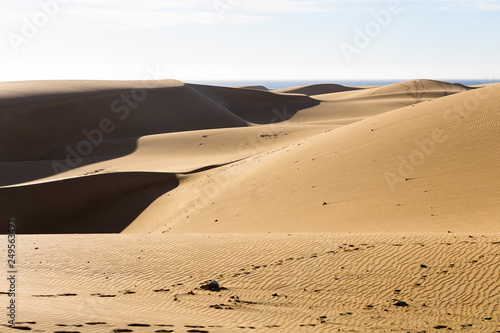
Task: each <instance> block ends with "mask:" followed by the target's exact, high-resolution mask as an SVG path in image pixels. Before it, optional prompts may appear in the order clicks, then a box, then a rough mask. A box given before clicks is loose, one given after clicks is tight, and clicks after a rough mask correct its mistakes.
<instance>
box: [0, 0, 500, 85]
mask: <svg viewBox="0 0 500 333" xmlns="http://www.w3.org/2000/svg"><path fill="white" fill-rule="evenodd" d="M0 2H1V4H2V11H1V13H0V34H1V36H2V39H1V44H0V57H1V62H0V81H15V80H34V79H111V80H116V79H137V80H141V79H146V78H175V79H179V80H182V81H189V82H195V81H197V80H198V81H204V80H212V81H214V80H235V79H238V80H270V79H273V80H283V79H292V80H331V81H335V80H341V79H344V80H346V79H349V80H356V79H410V78H432V79H468V78H474V79H484V80H485V79H488V78H500V62H499V59H500V42H499V37H498V36H499V31H500V1H497V0H490V1H487V0H484V1H452V0H448V1H437V0H433V1H400V2H397V1H373V0H371V1H369V0H354V1H353V0H349V1H347V0H312V1H306V0H142V1H136V0H39V1H38V0H37V1H33V0H19V1H7V0H0Z"/></svg>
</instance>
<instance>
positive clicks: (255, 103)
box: [188, 84, 319, 124]
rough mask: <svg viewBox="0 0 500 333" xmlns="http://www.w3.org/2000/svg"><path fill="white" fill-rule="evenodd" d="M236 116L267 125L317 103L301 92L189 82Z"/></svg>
mask: <svg viewBox="0 0 500 333" xmlns="http://www.w3.org/2000/svg"><path fill="white" fill-rule="evenodd" d="M188 86H189V87H191V88H193V89H195V90H196V91H198V92H200V93H201V94H203V95H205V96H206V97H208V98H210V99H211V100H213V101H215V102H216V103H218V104H219V105H221V106H223V107H224V108H226V109H228V110H230V111H231V112H233V113H234V114H236V115H237V116H238V117H241V118H243V119H245V120H246V121H248V122H251V123H255V124H270V123H276V122H280V121H283V120H288V119H290V118H291V117H292V116H293V115H294V114H295V113H296V112H297V111H299V110H302V109H306V108H310V107H312V106H315V105H319V102H318V101H316V100H314V99H312V98H310V97H308V96H305V95H302V94H296V95H293V94H279V93H274V92H270V91H260V90H255V89H242V88H226V87H215V86H205V85H198V84H188Z"/></svg>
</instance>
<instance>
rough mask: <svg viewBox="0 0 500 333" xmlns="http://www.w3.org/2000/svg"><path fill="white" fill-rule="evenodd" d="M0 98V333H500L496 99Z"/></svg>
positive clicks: (434, 91) (443, 92) (218, 92)
mask: <svg viewBox="0 0 500 333" xmlns="http://www.w3.org/2000/svg"><path fill="white" fill-rule="evenodd" d="M144 87H146V90H141V89H142V88H144ZM0 88H1V89H0V174H1V175H2V176H1V177H0V215H1V219H3V220H4V221H7V220H8V219H10V218H15V219H16V221H17V232H18V233H19V234H21V235H19V236H18V242H19V243H18V249H19V253H22V258H21V254H20V255H19V258H20V260H19V267H18V270H19V272H20V276H21V275H22V284H20V285H19V290H18V296H17V297H18V301H19V315H18V318H17V319H18V320H17V321H18V323H17V325H15V326H14V327H11V326H9V325H7V324H4V322H3V321H2V322H0V325H3V326H0V331H2V332H3V331H7V332H17V331H19V330H29V329H31V330H32V331H46V332H58V331H59V332H130V331H132V332H152V331H155V332H236V331H242V332H244V331H254V330H255V331H263V332H264V331H266V332H267V331H272V332H308V331H321V332H337V331H358V332H388V331H405V332H424V331H426V332H434V331H439V330H454V331H458V330H461V331H467V332H495V330H496V331H498V327H499V326H498V325H500V317H499V315H498V311H497V309H498V308H499V307H500V303H499V299H500V298H499V290H500V289H499V284H498V278H497V276H498V273H499V271H498V267H499V266H498V265H497V262H498V253H499V251H498V246H499V245H498V244H499V241H500V223H499V221H500V209H499V205H498V197H499V193H500V180H499V179H500V177H499V176H500V174H499V169H498V165H499V162H500V160H499V156H500V154H499V148H500V138H499V136H498V129H499V125H500V124H499V113H498V110H499V109H500V84H488V85H482V86H474V87H467V86H463V85H461V84H451V83H446V82H440V81H433V80H412V81H406V82H401V83H397V84H392V85H388V86H376V87H347V86H340V85H336V84H323V85H313V86H304V87H292V88H287V89H280V90H274V91H271V90H267V88H265V87H262V86H246V87H232V88H226V87H212V86H206V85H197V84H184V83H182V82H179V81H173V80H167V81H146V82H134V81H129V82H127V81H123V82H117V81H103V82H99V81H33V82H11V83H1V84H0ZM134 96H135V97H134ZM4 232H5V230H4ZM70 233H92V234H90V235H89V234H86V235H68V234H70ZM103 233H110V234H108V235H103ZM118 233H119V234H118ZM25 234H32V235H25ZM35 234H36V235H35ZM44 234H45V235H44ZM47 234H49V235H47ZM61 234H65V235H61ZM4 239H5V238H4ZM2 244H3V245H5V244H4V243H2ZM3 248H4V250H3V251H5V249H6V246H3ZM213 279H215V280H217V281H218V282H219V283H220V284H221V285H222V286H223V287H224V288H226V289H223V290H221V291H219V292H214V291H207V290H202V289H200V286H201V285H202V284H203V283H206V282H207V281H210V280H213ZM2 281H3V282H1V283H0V302H1V303H2V304H4V303H3V302H8V296H7V290H8V286H7V280H6V279H2ZM397 301H403V302H405V303H406V304H408V306H395V305H394V304H395V303H396V302H397ZM47 309H50V311H48V310H47Z"/></svg>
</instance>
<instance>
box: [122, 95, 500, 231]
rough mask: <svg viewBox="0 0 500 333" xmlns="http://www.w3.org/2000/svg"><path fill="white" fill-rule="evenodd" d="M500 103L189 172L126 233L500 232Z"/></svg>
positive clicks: (464, 98)
mask: <svg viewBox="0 0 500 333" xmlns="http://www.w3.org/2000/svg"><path fill="white" fill-rule="evenodd" d="M499 108H500V85H490V86H488V87H487V88H481V89H477V90H473V91H469V92H465V93H462V94H458V95H454V96H448V97H444V98H441V99H438V100H435V101H432V102H427V103H421V104H418V105H415V106H413V107H406V108H402V109H398V110H395V111H391V112H387V113H385V114H382V115H379V116H375V117H371V118H369V119H365V120H363V121H361V122H358V123H354V124H351V125H347V126H344V127H341V128H337V129H335V130H333V131H329V132H327V133H324V134H322V135H317V136H315V137H312V138H309V139H306V140H304V141H302V142H297V143H295V144H291V145H287V146H284V147H281V148H280V149H275V150H273V151H268V152H266V153H263V154H260V155H258V156H255V157H253V158H251V159H246V160H244V161H240V162H236V163H233V164H232V165H231V166H225V167H222V168H219V169H215V170H211V171H208V172H206V173H203V174H199V175H190V176H189V177H188V179H189V181H185V180H182V181H181V183H180V186H179V187H178V188H177V189H175V190H174V191H172V193H170V196H169V197H168V198H165V197H162V198H159V199H158V200H157V201H156V202H155V203H154V204H153V205H152V206H151V207H150V209H148V211H146V212H144V214H142V215H141V216H140V217H139V218H138V219H137V220H136V221H135V222H134V223H133V224H132V225H131V226H129V228H127V229H126V231H131V232H132V231H133V232H138V231H143V232H144V231H151V230H152V229H154V228H156V229H157V231H158V232H162V231H164V230H167V228H171V229H170V232H181V233H184V232H268V231H281V232H299V231H317V232H324V231H331V232H348V231H351V232H361V231H363V232H365V231H369V232H387V231H390V232H394V231H398V232H413V231H414V232H419V231H422V230H426V231H447V230H454V231H463V232H467V231H468V230H470V229H471V226H472V225H473V229H474V230H475V231H477V232H488V231H492V232H498V231H500V224H498V221H499V217H500V212H499V208H498V193H499V192H500V177H499V176H500V175H499V169H498V164H499V162H500V161H499V154H498V149H499V147H500V142H499V140H500V139H499V137H498V128H499V122H498V119H499V118H498V110H499ZM165 206H169V207H179V208H178V209H177V210H174V211H171V213H170V212H169V213H167V214H163V212H165V209H164V207H165ZM156 210H157V211H161V212H162V214H158V213H155V211H156ZM180 213H182V216H181V217H179V214H180ZM155 219H159V222H158V223H157V225H158V226H159V227H156V226H155V224H154V223H152V221H153V220H155ZM214 221H216V222H214ZM163 224H165V225H166V226H165V227H164V226H163Z"/></svg>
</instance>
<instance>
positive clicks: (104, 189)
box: [0, 172, 178, 234]
mask: <svg viewBox="0 0 500 333" xmlns="http://www.w3.org/2000/svg"><path fill="white" fill-rule="evenodd" d="M177 185H178V181H177V178H176V177H175V175H172V174H168V173H133V172H123V173H107V174H100V175H92V176H82V177H78V178H70V179H64V180H59V181H53V182H46V183H39V184H35V185H27V186H13V187H3V188H0V202H2V205H5V206H4V207H8V209H2V210H1V211H0V218H1V219H2V220H3V221H7V220H8V219H9V218H15V219H16V220H17V232H18V233H25V234H26V233H29V234H39V233H43V234H46V233H54V234H60V233H108V232H115V233H118V232H121V231H122V230H123V229H124V228H125V227H126V226H127V225H128V224H129V223H131V222H132V221H133V220H134V219H135V218H136V217H137V216H138V215H139V214H140V213H141V212H142V211H143V210H144V209H146V207H147V206H148V205H149V204H150V203H151V202H153V201H154V200H155V199H156V198H157V197H159V196H161V195H162V194H164V193H166V192H168V191H170V190H172V189H173V188H175V187H176V186H177Z"/></svg>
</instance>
